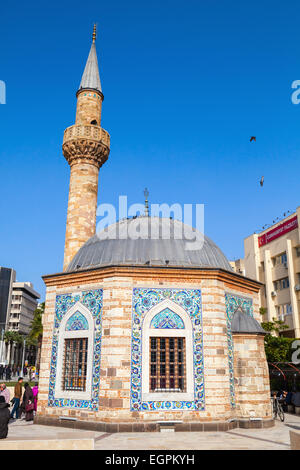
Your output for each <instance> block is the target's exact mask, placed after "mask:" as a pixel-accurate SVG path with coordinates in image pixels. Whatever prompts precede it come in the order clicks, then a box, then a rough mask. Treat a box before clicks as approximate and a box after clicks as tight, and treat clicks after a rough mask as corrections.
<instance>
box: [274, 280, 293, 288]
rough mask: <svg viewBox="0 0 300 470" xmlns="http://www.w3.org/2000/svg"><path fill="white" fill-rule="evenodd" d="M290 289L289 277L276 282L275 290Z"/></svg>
mask: <svg viewBox="0 0 300 470" xmlns="http://www.w3.org/2000/svg"><path fill="white" fill-rule="evenodd" d="M289 287H290V281H289V278H288V277H285V278H283V279H279V280H278V281H274V290H275V291H276V290H282V289H288V288H289Z"/></svg>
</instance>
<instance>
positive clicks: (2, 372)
mask: <svg viewBox="0 0 300 470" xmlns="http://www.w3.org/2000/svg"><path fill="white" fill-rule="evenodd" d="M3 374H4V367H3V365H2V364H0V380H3Z"/></svg>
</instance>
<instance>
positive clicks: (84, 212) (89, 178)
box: [63, 25, 110, 270]
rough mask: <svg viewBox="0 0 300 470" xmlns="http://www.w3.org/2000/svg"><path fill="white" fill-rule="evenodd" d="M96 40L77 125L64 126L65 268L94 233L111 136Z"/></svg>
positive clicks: (79, 96)
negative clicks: (104, 119) (66, 192)
mask: <svg viewBox="0 0 300 470" xmlns="http://www.w3.org/2000/svg"><path fill="white" fill-rule="evenodd" d="M96 34H97V31H96V25H94V30H93V37H92V38H93V42H92V46H91V50H90V53H89V57H88V60H87V63H86V66H85V69H84V72H83V75H82V79H81V83H80V88H79V90H78V91H77V94H76V96H77V109H76V121H75V125H74V126H71V127H68V128H67V129H66V130H65V134H64V142H63V154H64V157H65V158H66V160H67V162H68V163H69V165H70V167H71V172H70V189H69V203H68V214H67V226H66V240H65V256H64V270H66V269H67V267H68V265H69V263H70V261H71V260H72V258H73V256H74V255H75V254H76V253H77V251H78V250H79V248H80V247H81V246H82V245H83V244H84V243H85V242H86V241H87V240H89V238H91V237H92V236H93V235H94V234H95V230H96V210H97V194H98V174H99V168H100V167H101V166H102V165H103V164H104V163H105V162H106V160H107V158H108V155H109V149H110V137H109V134H108V132H106V131H105V130H104V129H103V128H102V127H101V112H102V101H103V94H102V91H101V83H100V76H99V69H98V61H97V52H96V44H95V41H96Z"/></svg>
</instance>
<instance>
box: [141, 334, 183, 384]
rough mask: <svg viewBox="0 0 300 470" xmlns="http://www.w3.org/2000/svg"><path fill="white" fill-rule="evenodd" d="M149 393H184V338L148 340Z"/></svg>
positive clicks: (154, 338)
mask: <svg viewBox="0 0 300 470" xmlns="http://www.w3.org/2000/svg"><path fill="white" fill-rule="evenodd" d="M149 377H150V387H149V389H150V392H185V391H186V378H185V338H183V337H177V338H171V337H166V338H159V337H151V338H150V373H149Z"/></svg>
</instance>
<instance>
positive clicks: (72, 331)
mask: <svg viewBox="0 0 300 470" xmlns="http://www.w3.org/2000/svg"><path fill="white" fill-rule="evenodd" d="M93 344H94V328H93V319H92V316H91V314H90V312H89V310H88V309H87V308H86V307H84V306H83V305H82V304H81V303H80V302H77V303H76V304H75V305H74V306H73V307H72V308H70V310H69V311H68V313H67V314H66V315H65V317H64V318H63V320H62V322H61V324H60V328H59V336H58V352H57V380H56V386H55V393H56V395H57V396H60V397H61V398H78V399H86V400H88V399H90V398H91V385H92V384H91V381H92V366H91V364H92V362H93V360H92V358H93Z"/></svg>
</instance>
